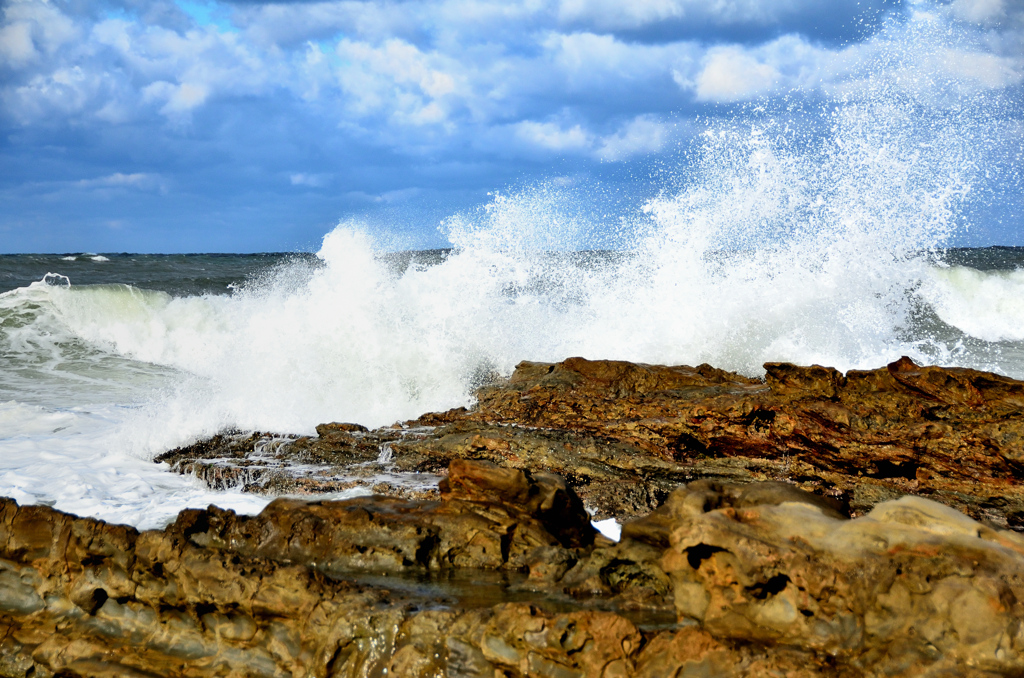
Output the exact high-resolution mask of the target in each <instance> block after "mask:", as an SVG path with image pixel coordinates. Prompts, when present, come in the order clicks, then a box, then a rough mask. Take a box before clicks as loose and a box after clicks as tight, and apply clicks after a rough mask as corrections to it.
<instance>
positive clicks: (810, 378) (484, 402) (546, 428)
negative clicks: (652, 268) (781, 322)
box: [163, 358, 1024, 530]
mask: <svg viewBox="0 0 1024 678" xmlns="http://www.w3.org/2000/svg"><path fill="white" fill-rule="evenodd" d="M765 370H766V374H765V378H764V379H763V380H760V379H751V378H748V377H744V376H742V375H738V374H735V373H731V372H726V371H723V370H719V369H715V368H713V367H710V366H708V365H701V366H698V367H696V368H691V367H684V366H680V367H664V366H656V365H639V364H633V363H626V362H620V361H603V360H598V361H592V360H584V359H582V358H570V359H568V360H565V361H563V362H561V363H553V364H550V363H530V362H524V363H521V364H520V365H519V366H518V367H517V368H516V371H515V372H514V374H513V375H512V377H511V378H510V379H509V380H508V381H507V382H506V383H502V384H497V385H492V386H488V387H486V388H483V389H481V390H480V391H479V393H478V398H479V402H478V404H477V405H476V406H475V407H474V408H471V409H469V410H466V409H463V408H459V409H456V410H451V411H449V412H444V413H436V414H429V415H424V416H423V417H421V418H420V419H419V420H416V421H412V422H407V423H406V424H404V425H403V426H396V427H390V428H383V429H377V430H375V431H365V430H362V429H361V427H357V426H354V425H341V424H332V425H324V426H322V427H321V435H320V436H318V437H316V438H299V439H288V438H286V437H281V436H278V437H277V438H276V439H275V440H277V441H278V442H277V443H274V444H273V445H270V443H267V442H262V443H259V442H258V441H257V442H253V441H251V440H249V439H248V438H245V437H244V436H241V437H240V438H239V440H236V442H231V443H229V444H227V445H225V444H224V442H223V441H218V440H217V439H213V440H212V441H201V442H200V443H197V444H196V445H194V446H191V447H189V448H183V449H181V450H176V451H173V452H172V453H168V455H165V456H164V457H163V459H164V460H166V461H169V462H171V463H172V464H174V467H175V468H176V469H177V470H179V471H182V472H192V473H195V474H196V475H198V476H199V477H201V478H203V479H205V480H206V481H207V482H209V483H210V484H211V485H213V486H222V485H224V484H225V483H234V485H235V486H237V485H239V484H241V485H243V486H245V487H247V488H248V489H252V490H254V491H264V492H271V493H273V492H292V493H316V492H318V491H319V492H327V491H338V490H341V489H346V488H351V487H354V486H356V485H358V484H360V483H361V484H363V485H371V484H373V483H385V484H384V485H382V487H386V488H388V491H389V493H391V494H404V495H405V496H407V497H409V498H428V497H431V496H432V494H431V490H429V489H427V488H428V487H429V486H432V485H433V482H435V481H436V478H435V475H437V474H443V473H444V469H445V468H447V466H448V463H449V462H450V461H451V460H452V459H458V458H467V459H487V460H490V461H493V462H495V463H497V464H500V465H502V466H506V467H510V468H518V469H525V470H534V471H547V472H552V473H558V474H560V475H562V476H563V477H565V479H566V481H567V483H568V484H569V486H571V487H572V488H573V489H574V490H576V492H577V494H578V495H579V496H580V497H581V498H582V499H583V500H584V502H585V503H586V505H587V506H588V507H589V508H591V509H593V510H595V511H596V514H597V516H598V517H602V518H603V517H610V516H634V515H644V514H646V513H648V512H649V511H651V510H652V509H654V508H656V507H657V506H658V505H660V504H661V503H662V502H663V501H664V500H665V498H666V497H667V496H668V494H669V492H671V491H672V490H673V489H674V488H675V487H677V486H678V485H680V484H683V483H689V482H693V481H696V480H700V479H712V480H721V481H731V482H758V481H765V480H776V481H784V482H788V483H792V484H795V485H796V486H797V487H800V488H801V489H805V490H808V491H810V492H813V493H815V494H818V495H821V496H826V497H830V498H833V499H835V500H836V501H838V502H839V505H840V508H841V510H842V511H843V512H844V513H847V514H849V515H852V516H857V515H863V514H864V513H866V512H867V511H870V510H871V508H872V507H874V506H875V505H877V504H878V503H880V502H883V501H888V500H891V499H895V498H898V497H901V496H905V495H919V496H925V497H928V498H931V499H934V500H936V501H939V502H941V503H944V504H946V505H948V506H951V507H954V508H956V509H958V510H961V511H964V512H965V513H967V514H968V515H970V516H972V517H974V518H976V519H978V520H982V521H986V522H987V523H988V524H991V525H993V526H997V527H1002V528H1009V529H1015V530H1024V485H1022V483H1021V478H1022V475H1024V382H1020V381H1016V380H1013V379H1009V378H1007V377H1002V376H999V375H995V374H991V373H986V372H979V371H975V370H968V369H957V368H940V367H920V366H917V365H915V364H914V363H913V362H911V361H910V360H909V359H906V358H904V359H901V360H899V361H896V362H894V363H892V364H890V365H888V366H887V367H884V368H881V369H877V370H865V371H858V370H853V371H850V372H849V373H848V374H846V375H843V374H840V373H839V372H838V371H836V370H834V369H832V368H828V367H821V366H810V367H798V366H795V365H790V364H787V363H767V364H766V365H765ZM239 435H241V434H239ZM266 437H267V436H264V438H266ZM257 444H259V445H262V446H263V449H264V452H263V453H262V454H256V453H255V452H254V450H255V447H256V445H257ZM268 447H273V454H272V455H268V454H267V452H266V449H267V448H268ZM268 457H272V461H273V463H270V462H268ZM311 465H313V466H314V467H315V468H313V469H311ZM389 473H390V474H391V475H390V476H389V475H388V474H389ZM417 474H420V475H422V476H423V479H424V482H423V483H421V484H420V485H412V486H410V485H409V484H408V483H409V482H410V481H414V480H415V479H416V478H417V477H418V476H417ZM382 476H383V479H382ZM403 488H404V489H403Z"/></svg>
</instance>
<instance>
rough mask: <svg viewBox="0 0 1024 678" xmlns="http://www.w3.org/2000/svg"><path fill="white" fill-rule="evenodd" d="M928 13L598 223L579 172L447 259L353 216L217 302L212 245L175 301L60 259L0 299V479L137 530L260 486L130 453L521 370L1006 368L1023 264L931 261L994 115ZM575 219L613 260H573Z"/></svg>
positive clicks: (453, 232)
mask: <svg viewBox="0 0 1024 678" xmlns="http://www.w3.org/2000/svg"><path fill="white" fill-rule="evenodd" d="M947 29H948V27H946V26H944V25H942V23H941V22H940V21H939V20H938V19H937V18H935V17H934V16H930V15H927V14H926V13H922V14H919V15H915V17H914V18H912V19H910V20H909V21H908V22H907V23H906V24H900V25H895V24H894V25H893V26H892V27H890V28H889V29H887V32H886V33H884V34H883V35H882V36H881V38H880V39H879V41H878V44H880V45H881V48H879V50H878V52H877V53H878V54H882V55H883V56H881V57H879V56H877V55H875V56H872V55H868V56H867V57H865V60H864V63H863V64H862V72H854V73H852V74H851V76H850V77H849V78H848V79H847V80H846V82H847V85H846V86H844V89H843V90H842V91H834V92H821V93H820V96H815V97H812V99H813V101H812V102H811V103H808V102H807V100H806V98H805V99H802V100H801V101H800V102H799V103H796V102H795V100H794V101H790V100H784V101H782V102H781V103H780V102H774V103H770V104H767V103H766V104H763V105H761V106H760V108H757V107H754V108H750V109H748V110H744V111H740V112H739V113H738V114H737V116H736V117H735V118H733V119H732V120H730V121H727V122H714V123H710V124H709V125H708V127H707V130H706V132H705V133H704V134H703V135H702V136H701V137H700V139H699V140H698V142H697V143H696V144H695V145H694V146H693V147H692V148H690V149H687V150H686V151H685V152H684V153H683V157H682V160H681V162H680V164H679V167H678V169H677V170H675V171H669V172H663V173H662V174H661V177H662V178H661V179H660V181H663V182H664V185H663V186H659V187H658V188H659V189H660V192H659V194H658V195H657V197H655V198H653V199H651V200H648V201H646V202H643V203H640V204H637V205H636V206H635V209H633V210H632V212H631V214H630V216H628V217H627V218H626V219H623V220H617V221H615V223H608V222H607V221H603V220H602V217H600V216H595V214H599V212H597V211H595V212H588V210H587V209H585V206H586V204H587V202H588V194H587V188H586V187H579V186H576V187H566V186H560V185H559V184H558V183H557V182H551V183H549V184H542V185H537V186H532V187H529V188H525V189H521V190H518V191H515V192H506V193H501V194H497V195H496V196H495V197H494V199H493V200H492V201H491V202H490V203H488V204H487V205H484V206H482V207H481V208H479V209H477V210H474V211H470V212H467V213H463V214H458V215H453V216H452V217H451V218H449V219H448V220H446V221H445V223H444V224H443V225H442V228H443V229H444V231H445V233H446V236H447V237H448V239H449V241H450V242H451V244H452V247H453V249H451V250H450V251H446V252H434V253H422V254H418V255H415V256H412V255H410V256H409V257H406V258H404V259H403V258H401V257H397V256H395V255H386V254H385V253H383V252H382V251H381V248H380V247H379V245H378V244H377V243H375V241H374V238H373V236H372V235H370V228H369V227H367V226H363V225H360V224H358V223H351V222H350V223H344V224H341V225H339V226H338V227H337V228H336V229H334V230H333V231H332V232H330V233H328V234H327V235H326V236H325V237H324V240H323V245H322V247H321V249H320V251H319V252H318V253H317V255H316V256H317V259H316V261H313V262H311V261H310V260H309V259H308V258H295V259H282V260H278V261H276V263H275V264H274V265H273V266H271V267H269V268H265V269H263V270H262V271H261V273H260V274H259V275H253V276H250V277H248V278H247V280H246V281H245V282H244V284H238V285H233V286H232V289H231V290H230V291H231V292H232V293H231V294H226V293H221V294H217V293H214V291H215V289H221V291H222V292H228V291H229V290H228V289H227V288H226V285H225V284H224V283H223V280H224V279H226V278H225V274H224V272H223V271H224V270H226V269H227V268H230V267H232V266H237V265H238V262H237V261H234V260H230V259H225V260H224V261H223V262H221V264H219V266H221V267H222V268H221V269H218V264H216V263H211V264H209V266H210V267H211V271H212V272H210V273H209V274H208V276H207V277H206V278H204V280H206V281H207V282H205V283H203V284H204V285H208V286H212V287H203V286H200V288H199V290H197V291H192V292H190V291H188V289H187V286H184V284H183V283H182V284H181V285H179V283H177V282H175V273H174V272H173V267H171V268H168V269H167V271H166V272H165V273H166V275H164V274H163V273H162V274H161V276H162V277H161V278H160V279H159V281H157V279H156V278H152V279H151V280H152V285H151V288H147V287H146V285H147V283H145V282H142V283H139V285H141V286H138V285H137V286H131V285H125V284H117V282H118V281H116V280H115V281H108V282H107V284H102V285H80V284H78V283H77V282H76V278H75V275H71V274H67V273H66V270H60V269H58V270H56V271H54V272H55V273H63V274H67V275H69V277H70V280H69V282H70V285H67V284H64V281H63V280H61V279H60V278H58V277H51V278H49V279H48V281H47V282H44V281H39V282H35V283H32V284H30V285H22V286H19V287H17V288H15V289H13V290H11V291H9V292H6V293H3V294H0V355H2V356H3V357H2V358H0V366H2V368H3V369H2V370H0V375H2V376H0V425H2V426H3V431H4V433H3V434H2V435H0V458H2V459H4V461H3V462H0V494H8V495H12V496H15V497H16V498H18V499H19V500H21V501H46V502H56V503H57V505H58V507H60V508H65V509H67V510H72V511H77V512H81V513H89V514H93V515H100V516H102V517H107V518H111V519H115V520H123V521H128V522H133V523H136V524H142V525H150V524H152V525H156V524H159V523H160V522H161V521H162V520H166V519H167V518H168V517H170V516H171V515H173V514H174V513H175V512H177V510H179V509H180V508H182V507H183V506H185V505H204V504H205V503H207V502H209V501H216V502H217V503H218V504H220V505H228V506H234V507H237V508H238V509H239V510H254V509H255V508H258V507H259V506H260V505H262V502H263V501H264V500H262V499H259V498H256V497H246V496H243V495H240V494H237V493H235V494H217V495H213V494H212V493H210V492H208V491H206V490H205V489H203V488H201V487H199V486H198V485H196V484H195V483H193V482H192V481H191V480H189V479H185V478H178V477H176V476H174V477H172V476H170V475H169V474H166V473H163V472H161V471H160V470H159V468H158V467H156V466H155V465H152V464H149V463H148V461H147V459H148V458H149V457H150V456H151V455H153V454H156V453H159V452H162V451H164V450H166V449H168V448H170V447H174V446H176V445H180V444H183V443H187V442H190V441H192V440H194V439H196V438H198V437H200V436H203V435H210V434H213V433H216V432H218V431H221V430H223V429H225V428H240V429H255V430H273V431H281V432H292V433H311V432H312V431H313V430H314V427H315V425H316V424H318V423H321V422H327V421H350V422H358V423H362V424H365V425H368V426H380V425H386V424H390V423H392V422H395V421H400V420H404V419H408V418H413V417H416V416H418V415H419V414H422V413H423V412H427V411H437V410H443V409H447V408H450V407H455V406H459V405H468V404H471V401H472V392H473V389H474V388H475V387H476V386H477V385H479V384H480V383H482V381H483V380H485V379H487V378H489V377H490V376H492V375H493V374H495V373H499V374H505V375H507V374H509V373H510V372H511V371H512V369H513V368H514V366H515V364H516V363H518V362H519V361H521V360H537V361H556V360H562V359H564V358H567V357H569V356H574V355H581V356H585V357H588V358H614V359H624V360H633V361H641V362H649V363H662V364H691V365H695V364H699V363H702V362H708V363H711V364H713V365H715V366H716V367H721V368H725V369H730V370H735V371H739V372H742V373H744V374H747V375H752V376H757V375H760V374H761V373H762V364H763V363H764V362H766V361H779V360H784V361H792V362H796V363H802V364H810V363H818V364H824V365H831V366H835V367H837V368H839V369H840V370H844V371H845V370H849V369H853V368H874V367H878V366H881V365H883V364H885V363H887V362H890V361H892V360H895V359H896V358H898V357H900V356H901V355H909V356H911V357H912V358H914V359H915V360H917V361H918V362H922V363H938V364H945V365H962V366H970V367H976V368H982V369H988V370H993V371H998V372H1001V373H1004V374H1008V375H1010V376H1015V377H1018V378H1020V377H1024V329H1022V328H1024V301H1022V300H1024V270H1022V269H1021V268H1019V266H1020V265H1024V256H1017V255H1013V256H1011V257H1010V260H1009V261H1010V263H1005V261H1006V257H1005V256H1004V257H1003V259H1001V260H1000V261H1003V262H1004V263H1000V264H999V265H998V266H995V267H990V266H988V265H986V260H985V256H986V255H985V254H984V253H983V252H982V253H978V254H976V255H972V256H974V259H973V260H971V261H967V262H966V263H965V262H964V261H959V262H956V263H953V264H949V263H945V260H944V256H945V255H944V251H943V248H945V247H946V246H948V245H949V244H950V243H951V242H952V239H953V238H954V237H955V236H956V235H958V234H959V233H961V232H962V230H963V229H964V228H966V227H968V226H969V224H967V223H965V222H964V219H963V209H962V208H963V205H964V203H965V201H966V200H968V199H971V198H972V197H973V192H976V186H977V184H978V179H979V176H982V175H983V174H984V172H985V171H986V169H987V165H986V162H987V161H986V158H987V154H988V153H989V151H990V150H991V149H992V147H993V144H994V141H993V134H994V132H993V131H992V130H993V129H994V126H993V124H992V120H993V117H994V116H995V115H996V114H997V113H998V106H999V103H998V101H995V102H993V101H992V100H991V97H989V98H985V97H981V96H980V94H979V93H978V92H976V91H975V90H974V89H972V86H971V84H970V83H969V82H968V83H965V82H962V81H959V80H956V79H951V78H949V77H947V76H942V75H941V73H939V72H937V71H936V68H935V63H936V60H937V59H940V58H942V56H943V54H945V52H944V50H948V49H950V47H949V45H948V42H949V40H950V38H949V34H948V30H947ZM594 202H597V199H596V198H595V199H594ZM581 205H582V206H583V207H582V208H581ZM595 234H599V235H600V240H599V241H600V242H601V243H603V244H607V243H612V244H614V245H615V249H614V251H606V250H601V251H589V250H587V248H588V247H590V246H592V243H594V242H595ZM1004 254H1005V253H1004ZM1015 257H1016V258H1015ZM73 264H74V265H75V266H79V267H81V266H86V265H89V266H93V265H94V266H107V265H110V266H115V265H127V264H124V263H123V262H121V263H119V260H117V259H116V258H115V259H113V260H108V259H107V258H101V257H98V255H92V256H88V257H85V258H84V259H82V260H78V259H77V258H76V260H75V261H74V262H73ZM68 265H69V266H71V265H72V262H68ZM148 265H149V263H147V262H143V261H140V263H139V270H140V271H141V270H144V269H145V268H146V267H147V266H148ZM205 265H206V263H205V262H204V266H205ZM222 269H223V270H222ZM76 270H77V269H76ZM232 270H235V269H232ZM218 271H220V272H219V273H218ZM76 275H77V274H76ZM83 275H84V273H83ZM203 275H204V276H206V275H207V274H206V273H204V274H203ZM104 280H106V279H104ZM168 281H169V282H168ZM210 281H216V282H210ZM121 282H129V281H128V280H125V281H121ZM48 283H49V284H48ZM53 283H57V284H53Z"/></svg>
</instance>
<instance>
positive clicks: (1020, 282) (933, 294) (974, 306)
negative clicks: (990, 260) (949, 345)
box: [922, 266, 1024, 342]
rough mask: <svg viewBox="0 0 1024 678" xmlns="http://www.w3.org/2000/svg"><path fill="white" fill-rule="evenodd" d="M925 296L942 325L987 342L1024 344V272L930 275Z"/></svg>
mask: <svg viewBox="0 0 1024 678" xmlns="http://www.w3.org/2000/svg"><path fill="white" fill-rule="evenodd" d="M922 296H923V297H924V298H925V299H927V300H928V303H929V304H930V305H931V306H932V308H934V309H935V312H936V314H937V315H938V316H939V317H940V318H941V319H942V320H943V322H945V323H947V324H949V325H952V326H953V327H956V328H957V329H959V330H961V331H962V332H964V333H965V334H967V335H970V336H972V337H976V338H978V339H983V340H985V341H992V342H995V341H1024V270H1022V269H1017V270H1015V271H978V270H975V269H972V268H966V267H964V266H952V267H949V268H939V269H935V270H934V271H932V272H931V274H930V276H929V278H928V280H927V283H926V284H925V286H924V288H923V289H922Z"/></svg>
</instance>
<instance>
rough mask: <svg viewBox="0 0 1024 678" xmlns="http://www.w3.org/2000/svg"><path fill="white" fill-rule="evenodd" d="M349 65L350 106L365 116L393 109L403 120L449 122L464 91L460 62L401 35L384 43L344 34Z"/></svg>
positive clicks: (341, 73) (341, 71)
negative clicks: (423, 48)
mask: <svg viewBox="0 0 1024 678" xmlns="http://www.w3.org/2000/svg"><path fill="white" fill-rule="evenodd" d="M336 52H337V55H338V57H340V58H341V59H342V60H343V61H344V62H345V65H343V66H341V67H339V68H338V69H337V71H336V72H337V77H338V80H339V83H340V85H341V87H342V89H343V90H344V91H345V92H346V94H348V97H349V98H348V100H347V104H348V107H349V110H351V111H352V112H353V113H355V114H356V115H359V116H363V115H369V114H373V113H376V112H378V111H380V110H382V109H383V110H385V111H387V113H388V115H389V116H390V117H391V119H392V120H394V121H395V122H398V123H401V124H412V125H427V124H435V123H441V122H444V121H445V120H446V119H447V117H448V112H449V107H450V105H451V104H452V103H453V100H454V99H455V98H456V97H457V96H458V95H459V94H460V90H461V86H460V83H459V82H458V81H457V77H458V76H457V75H453V73H452V72H450V71H453V70H455V69H456V68H457V67H458V66H457V64H456V63H455V62H454V61H451V60H449V59H447V58H446V57H444V56H442V55H439V54H436V53H434V54H426V53H424V52H422V51H420V50H419V49H418V48H417V47H416V46H415V45H411V44H409V43H407V42H404V41H402V40H398V39H392V40H387V41H386V42H384V44H383V45H381V46H380V47H374V46H372V45H370V44H367V43H365V42H354V41H351V40H347V39H345V40H342V41H340V42H339V43H338V45H337V49H336Z"/></svg>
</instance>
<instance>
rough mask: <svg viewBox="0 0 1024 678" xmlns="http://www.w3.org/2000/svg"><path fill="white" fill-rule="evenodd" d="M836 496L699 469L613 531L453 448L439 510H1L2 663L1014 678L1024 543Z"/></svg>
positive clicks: (14, 666)
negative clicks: (855, 507) (160, 521)
mask: <svg viewBox="0 0 1024 678" xmlns="http://www.w3.org/2000/svg"><path fill="white" fill-rule="evenodd" d="M838 508H839V507H838V505H837V504H835V503H834V502H832V501H830V500H828V499H826V498H822V497H820V496H816V495H812V494H809V493H806V492H803V491H801V490H799V489H797V488H795V487H793V486H792V485H790V484H786V483H780V482H764V483H745V484H735V483H721V482H716V481H708V480H704V481H698V482H695V483H691V484H690V485H688V486H685V487H680V488H677V489H676V490H674V491H673V492H672V493H671V495H670V496H669V498H668V500H667V501H666V502H665V503H664V505H663V506H662V507H660V508H659V509H658V510H657V511H655V512H653V513H651V514H650V515H648V516H645V517H643V518H640V519H637V520H634V521H632V522H629V523H627V524H626V525H625V526H624V528H623V539H622V541H621V542H619V543H612V542H610V541H608V540H606V539H603V538H602V537H600V536H599V535H595V534H594V532H593V530H592V528H591V527H590V526H589V523H588V522H587V516H586V514H585V513H584V512H583V510H582V504H581V502H580V500H579V499H578V498H577V497H576V496H575V494H574V493H573V492H572V490H571V488H569V487H568V486H567V485H566V484H565V482H564V481H563V480H562V479H561V478H559V477H558V476H554V475H550V474H541V473H526V472H522V471H518V470H514V469H507V468H502V467H498V466H496V465H494V464H491V463H488V462H477V461H462V460H456V461H453V462H452V464H451V467H450V468H449V470H448V478H447V480H446V481H445V482H443V483H442V487H441V488H440V492H439V500H437V501H427V500H420V501H410V500H407V499H401V498H388V497H372V498H357V499H352V500H346V501H337V502H326V501H322V502H302V501H298V500H279V501H276V502H274V503H272V504H271V505H270V506H268V507H267V509H266V510H265V511H263V512H262V513H261V514H259V515H258V516H248V517H247V516H237V515H235V514H234V513H232V512H230V511H222V510H220V509H216V508H213V507H211V508H210V509H208V510H205V511H198V510H188V511H183V512H182V513H181V514H180V515H179V517H178V519H177V521H175V523H173V524H172V525H171V526H169V527H168V528H167V529H165V530H162V531H155V530H154V531H148V532H141V533H140V532H137V531H136V530H134V529H132V528H129V527H124V526H118V525H108V524H106V523H103V522H101V521H97V520H91V519H85V518H76V517H74V516H70V515H67V514H64V513H61V512H59V511H55V510H53V509H50V508H47V507H42V506H18V505H17V504H16V503H15V502H13V501H11V500H0V676H5V677H7V676H11V677H13V676H17V677H18V678H28V677H29V676H68V677H70V676H83V677H84V676H190V677H191V676H196V677H198V676H296V677H297V676H318V677H321V676H322V677H328V676H346V677H348V676H384V675H398V676H409V677H411V678H427V677H436V676H510V677H526V676H537V677H550V678H566V677H574V678H584V677H589V676H606V677H609V678H611V677H613V676H642V677H644V678H660V677H663V676H703V677H706V678H726V677H733V676H736V677H738V676H750V677H761V676H783V675H784V676H843V677H849V678H854V677H857V678H867V677H869V676H871V677H873V676H895V675H898V676H928V677H935V678H938V677H939V676H942V677H950V676H965V677H966V676H992V677H995V676H1018V675H1022V673H1024V610H1022V602H1021V601H1022V600H1024V538H1022V537H1021V536H1019V535H1017V534H1016V533H1013V532H1011V531H1007V530H1000V529H996V528H992V527H989V526H986V525H983V524H981V523H979V522H977V521H975V520H972V519H971V518H969V517H967V516H965V515H963V514H962V513H959V512H957V511H955V510H953V509H950V508H948V507H946V506H943V505H941V504H938V503H935V502H932V501H929V500H926V499H922V498H919V497H905V498H902V499H900V500H896V501H889V502H883V503H881V504H879V505H878V506H877V507H875V509H873V510H872V511H871V512H870V513H868V514H867V515H865V516H862V517H860V518H856V519H852V520H851V519H848V518H846V517H845V516H844V515H843V514H842V513H841V512H840V511H839V510H838ZM445 573H447V574H448V575H451V577H450V578H448V579H445V578H444V576H443V575H445ZM487 573H491V574H487ZM496 577H497V578H499V579H500V580H501V582H502V583H501V585H500V586H498V587H497V589H498V591H497V592H496V593H495V592H494V591H492V589H493V588H494V587H489V585H488V582H494V581H497V580H496V579H495V578H496ZM452 582H455V584H452ZM446 583H447V584H446ZM446 585H447V588H446V587H445V586H446ZM488 591H491V594H490V595H487V592H488ZM523 596H527V597H528V598H527V599H526V600H525V601H524V600H523ZM517 597H518V598H519V599H520V601H521V602H515V599H516V598H517ZM666 610H667V611H669V613H670V614H669V615H668V616H667V617H666V615H665V612H666Z"/></svg>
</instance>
